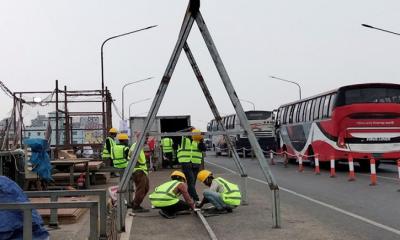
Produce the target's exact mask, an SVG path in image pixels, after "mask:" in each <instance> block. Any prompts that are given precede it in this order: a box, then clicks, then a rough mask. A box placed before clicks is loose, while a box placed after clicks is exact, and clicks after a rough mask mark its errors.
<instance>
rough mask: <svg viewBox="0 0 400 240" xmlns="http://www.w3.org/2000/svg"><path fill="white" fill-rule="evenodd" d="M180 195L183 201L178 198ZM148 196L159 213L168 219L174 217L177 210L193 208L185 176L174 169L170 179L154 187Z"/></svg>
mask: <svg viewBox="0 0 400 240" xmlns="http://www.w3.org/2000/svg"><path fill="white" fill-rule="evenodd" d="M180 195H182V196H183V198H184V199H185V201H183V200H180V199H179V197H180ZM149 198H150V202H151V204H152V205H153V206H154V207H155V208H159V209H160V211H159V213H160V215H161V216H163V217H165V218H169V219H171V218H175V217H176V213H177V212H180V211H186V210H189V209H195V205H194V202H193V200H192V198H191V197H190V195H189V193H188V187H187V184H186V176H185V174H183V173H182V172H181V171H174V172H173V173H172V174H171V180H170V181H168V182H166V183H163V184H161V185H160V186H158V187H156V189H155V191H154V192H153V193H151V194H150V196H149Z"/></svg>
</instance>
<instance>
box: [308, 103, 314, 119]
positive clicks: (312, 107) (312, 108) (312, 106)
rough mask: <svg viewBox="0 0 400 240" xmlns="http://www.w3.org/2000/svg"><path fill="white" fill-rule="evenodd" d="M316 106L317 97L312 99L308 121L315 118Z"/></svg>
mask: <svg viewBox="0 0 400 240" xmlns="http://www.w3.org/2000/svg"><path fill="white" fill-rule="evenodd" d="M314 106H315V99H313V100H311V103H310V106H309V110H310V111H309V113H308V114H309V115H308V121H312V120H313V119H314V114H313V112H314Z"/></svg>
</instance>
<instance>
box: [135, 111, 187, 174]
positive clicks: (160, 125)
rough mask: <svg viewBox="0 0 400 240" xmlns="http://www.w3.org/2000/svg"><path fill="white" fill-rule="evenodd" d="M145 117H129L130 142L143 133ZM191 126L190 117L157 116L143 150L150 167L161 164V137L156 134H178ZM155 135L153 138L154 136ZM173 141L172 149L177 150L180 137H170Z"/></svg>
mask: <svg viewBox="0 0 400 240" xmlns="http://www.w3.org/2000/svg"><path fill="white" fill-rule="evenodd" d="M145 121H146V117H131V118H130V119H129V128H130V133H131V136H130V137H131V142H136V141H137V140H138V138H139V137H140V135H141V133H142V132H143V128H144V123H145ZM190 126H191V123H190V115H177V116H157V117H156V119H155V120H154V123H153V125H152V126H151V128H150V132H149V140H148V142H147V143H148V144H146V146H145V148H144V150H145V152H146V155H147V157H148V159H149V158H150V159H152V161H150V165H151V166H150V167H152V164H155V165H156V166H158V165H159V164H161V161H159V159H160V156H162V151H161V147H160V142H161V137H160V136H159V135H157V134H160V133H166V132H178V131H181V130H184V129H187V128H189V127H190ZM154 135H155V136H154ZM170 138H172V139H173V141H174V149H177V148H178V144H180V142H181V138H182V137H170Z"/></svg>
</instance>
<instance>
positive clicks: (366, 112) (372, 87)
mask: <svg viewBox="0 0 400 240" xmlns="http://www.w3.org/2000/svg"><path fill="white" fill-rule="evenodd" d="M276 130H277V136H278V141H279V143H278V144H279V146H280V149H281V151H287V152H288V153H289V154H293V155H297V156H298V155H315V154H318V156H319V159H320V160H321V161H328V160H331V159H335V160H345V159H347V158H348V156H349V154H351V155H352V156H353V158H354V159H355V160H356V161H358V162H359V164H360V166H361V168H363V169H368V168H369V161H368V159H370V158H371V157H375V159H377V160H382V159H385V160H386V159H387V160H391V159H393V160H395V159H400V85H399V84H389V83H370V84H357V85H349V86H344V87H340V88H338V89H336V90H332V91H329V92H325V93H322V94H319V95H316V96H313V97H309V98H307V99H301V100H299V101H296V102H292V103H289V104H285V105H282V106H280V107H279V109H278V113H277V122H276ZM309 160H311V161H312V160H313V158H312V157H311V158H310V159H309Z"/></svg>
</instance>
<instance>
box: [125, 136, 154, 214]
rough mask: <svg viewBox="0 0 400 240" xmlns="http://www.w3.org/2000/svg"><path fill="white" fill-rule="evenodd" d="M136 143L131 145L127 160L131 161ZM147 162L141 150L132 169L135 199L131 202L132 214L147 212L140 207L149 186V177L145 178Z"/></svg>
mask: <svg viewBox="0 0 400 240" xmlns="http://www.w3.org/2000/svg"><path fill="white" fill-rule="evenodd" d="M135 147H136V143H134V144H132V146H131V147H130V149H129V152H128V159H131V157H132V154H133V151H134V149H135ZM147 174H148V169H147V161H146V156H145V154H144V151H143V149H141V150H140V154H139V158H138V161H137V163H136V166H135V167H134V168H133V174H132V178H131V179H132V180H133V182H134V183H135V197H134V199H133V201H132V212H134V213H138V212H148V211H149V210H148V209H145V208H143V207H142V206H141V204H142V202H143V199H144V198H145V197H146V195H147V193H148V192H149V188H150V184H149V177H148V176H147Z"/></svg>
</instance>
